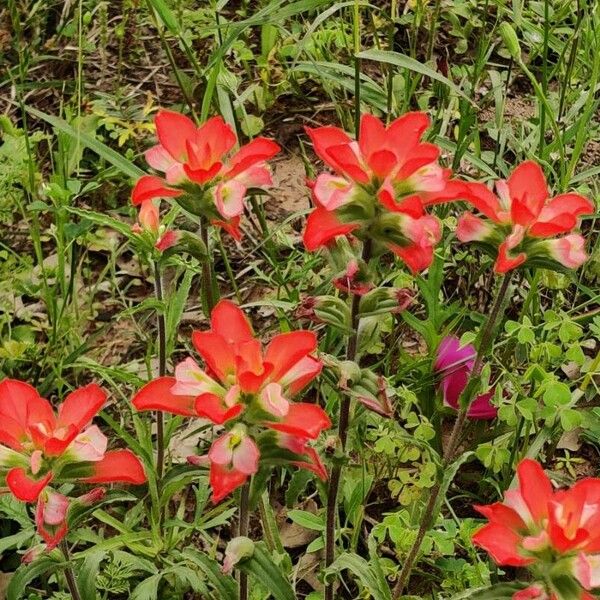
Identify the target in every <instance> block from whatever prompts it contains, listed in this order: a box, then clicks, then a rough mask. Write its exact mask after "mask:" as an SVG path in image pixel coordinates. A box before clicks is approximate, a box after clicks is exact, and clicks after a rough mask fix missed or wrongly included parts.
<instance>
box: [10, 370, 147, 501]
mask: <svg viewBox="0 0 600 600" xmlns="http://www.w3.org/2000/svg"><path fill="white" fill-rule="evenodd" d="M105 402H106V393H105V392H104V390H102V388H100V387H99V386H98V385H96V384H93V383H92V384H89V385H87V386H85V387H82V388H79V389H77V390H75V391H73V392H71V393H70V394H69V395H67V397H66V398H65V400H64V401H63V403H62V404H61V405H60V406H59V408H58V413H57V414H56V413H55V412H54V410H53V408H52V406H51V404H50V403H49V402H48V400H46V399H44V398H42V397H41V396H40V395H39V394H38V392H37V391H36V390H35V388H33V387H32V386H30V385H29V384H27V383H25V382H23V381H18V380H15V379H4V380H3V381H2V382H0V473H1V474H2V476H3V477H4V478H5V480H6V485H7V486H8V488H9V489H10V491H11V492H12V494H13V495H14V496H15V497H16V498H17V499H19V500H22V501H24V502H35V501H36V500H37V499H38V497H39V495H40V494H41V493H42V491H43V490H44V488H45V487H46V486H47V485H48V484H49V483H50V482H51V481H73V482H83V483H108V482H125V483H131V484H135V485H139V484H142V483H144V482H145V481H146V475H145V473H144V469H143V466H142V464H141V462H140V460H139V459H138V458H137V456H135V454H133V453H132V452H131V451H130V450H107V444H108V440H107V439H106V436H105V435H104V434H103V433H102V432H101V431H100V429H99V428H98V427H97V426H96V425H91V424H90V422H91V420H92V419H93V417H94V416H96V414H97V413H98V412H99V411H100V409H101V408H102V407H103V405H104V404H105Z"/></svg>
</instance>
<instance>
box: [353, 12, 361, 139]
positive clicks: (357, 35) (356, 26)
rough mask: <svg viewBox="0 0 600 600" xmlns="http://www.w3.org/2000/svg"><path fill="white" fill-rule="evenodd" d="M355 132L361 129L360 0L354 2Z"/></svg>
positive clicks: (356, 133) (357, 132)
mask: <svg viewBox="0 0 600 600" xmlns="http://www.w3.org/2000/svg"><path fill="white" fill-rule="evenodd" d="M353 29H354V55H355V56H354V133H355V135H356V139H358V134H359V131H360V66H361V61H360V58H358V53H359V52H360V4H359V3H358V0H355V2H354V24H353Z"/></svg>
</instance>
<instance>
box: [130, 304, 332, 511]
mask: <svg viewBox="0 0 600 600" xmlns="http://www.w3.org/2000/svg"><path fill="white" fill-rule="evenodd" d="M192 342H193V344H194V346H195V348H196V350H197V352H198V354H200V356H201V357H202V359H203V360H204V363H205V365H206V366H205V369H202V368H201V367H200V365H198V363H196V361H195V360H194V359H193V358H191V357H190V358H187V359H185V360H184V361H183V362H181V363H180V364H179V365H177V367H176V369H175V377H159V378H158V379H155V380H153V381H151V382H150V383H148V384H146V385H145V386H144V387H143V388H142V389H141V390H140V391H139V392H138V393H137V394H136V395H135V397H134V398H133V405H134V406H135V408H136V409H137V410H163V411H166V412H170V413H173V414H178V415H184V416H190V417H192V416H193V417H202V418H205V419H209V420H210V421H212V422H213V423H214V424H215V425H223V424H226V423H229V422H232V421H234V420H236V419H237V420H240V419H243V420H244V422H246V424H247V425H249V426H253V427H255V428H256V427H257V426H259V427H266V428H268V429H272V430H276V431H279V432H284V433H288V434H290V435H292V436H297V437H299V438H303V439H304V440H308V439H311V440H313V439H316V438H317V437H318V435H319V433H320V432H321V431H322V430H323V429H326V428H328V427H330V426H331V421H330V420H329V417H328V416H327V415H326V413H325V412H324V411H323V409H322V408H320V407H319V406H317V405H315V404H308V403H302V402H299V403H298V402H292V400H291V399H292V397H293V396H295V395H296V394H297V393H298V392H300V391H301V390H302V389H303V388H304V387H305V386H306V385H308V384H309V383H310V382H311V381H312V380H313V379H314V378H315V377H316V376H317V375H318V374H319V373H320V371H321V368H322V364H321V362H320V361H319V360H317V359H316V358H314V357H313V356H312V352H314V351H315V350H316V347H317V340H316V336H315V334H314V333H313V332H310V331H293V332H290V333H282V334H279V335H276V336H275V337H274V338H273V339H272V340H271V342H270V343H269V344H268V345H267V346H266V348H264V349H263V348H262V346H261V343H260V341H259V340H258V339H256V338H255V337H254V334H253V332H252V328H251V326H250V323H249V322H248V320H247V319H246V316H245V315H244V313H243V312H242V311H241V310H240V308H239V307H238V306H236V305H235V304H234V303H233V302H230V301H228V300H221V301H220V302H219V303H218V304H217V306H215V308H214V310H213V311H212V314H211V329H210V330H209V331H195V332H193V334H192ZM239 425H240V424H239V423H238V424H236V426H235V427H234V429H235V428H238V429H236V431H237V433H236V434H235V435H233V434H232V432H233V430H232V432H230V433H229V434H226V435H225V436H222V437H221V438H219V440H217V441H216V442H214V444H213V448H211V450H210V452H209V453H208V459H209V461H210V464H211V475H210V482H211V486H212V489H213V500H214V501H215V502H217V501H218V500H219V499H221V498H222V497H224V496H225V495H227V494H228V493H229V492H230V491H231V490H233V489H235V488H236V487H238V486H239V485H242V484H243V482H244V481H245V480H246V478H247V476H248V475H250V474H252V473H253V472H254V471H253V470H252V469H253V468H254V467H253V466H252V468H250V465H249V463H244V464H245V467H240V466H239V464H237V463H236V460H237V459H236V460H234V458H235V457H237V456H238V454H236V453H235V452H234V448H238V446H239V448H241V449H242V450H244V452H245V453H246V454H247V457H249V456H254V448H256V444H255V442H254V440H253V439H252V437H250V435H249V434H247V432H246V430H245V429H243V430H241V429H239ZM241 431H243V434H242V433H240V432H241ZM215 445H216V448H215ZM305 446H306V444H304V446H303V448H305ZM225 449H228V450H227V452H225ZM251 450H252V451H251ZM230 451H231V452H230ZM257 451H258V450H257ZM301 454H302V455H310V451H308V450H307V451H306V452H302V453H301ZM219 456H220V457H225V456H226V457H227V461H224V460H220V459H219V458H217V459H216V460H215V459H214V457H219ZM230 459H231V460H230ZM309 462H310V461H309ZM252 465H254V461H252ZM224 490H227V491H224Z"/></svg>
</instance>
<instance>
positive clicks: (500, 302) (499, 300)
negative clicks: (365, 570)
mask: <svg viewBox="0 0 600 600" xmlns="http://www.w3.org/2000/svg"><path fill="white" fill-rule="evenodd" d="M510 276H511V274H510V273H507V274H506V275H505V276H504V279H503V280H502V283H501V285H500V289H499V290H498V294H497V295H496V299H495V301H494V305H493V306H492V309H491V311H490V313H489V316H488V319H487V321H486V323H485V326H484V328H483V330H482V332H481V335H480V338H479V349H478V350H477V356H476V358H475V364H474V365H473V371H472V373H471V379H472V380H473V379H476V378H477V377H479V374H480V373H481V367H482V365H483V359H484V357H485V355H486V354H487V352H488V350H489V348H490V346H491V345H492V342H493V341H494V337H495V336H494V330H495V328H496V324H497V322H498V319H499V318H500V317H501V316H502V314H503V313H504V310H503V308H504V300H505V299H506V293H507V291H508V287H509V284H510ZM478 387H479V386H478V385H477V386H469V385H467V387H466V388H465V392H463V395H464V394H465V393H466V394H467V396H466V397H463V398H461V399H460V400H461V402H460V409H459V411H458V416H457V417H456V421H455V422H454V427H453V428H452V433H451V434H450V439H449V440H448V443H447V444H446V448H445V451H444V457H443V460H442V466H441V469H440V473H439V474H438V481H437V483H436V484H435V485H434V486H433V487H432V488H431V489H430V490H429V498H428V500H427V505H426V507H425V510H424V512H423V517H422V520H421V525H420V527H419V531H418V532H417V537H416V538H415V541H414V542H413V545H412V547H411V549H410V552H409V553H408V556H407V557H406V560H405V561H404V564H403V565H402V570H401V571H400V575H399V576H398V581H397V582H396V585H395V587H394V592H393V596H394V598H400V596H401V595H402V593H403V592H404V588H405V587H406V585H407V584H408V581H409V578H410V574H411V571H412V568H413V565H414V562H415V560H416V558H417V555H418V554H419V551H420V549H421V545H422V544H423V540H424V539H425V534H426V533H427V531H428V530H429V528H430V527H431V524H432V522H433V519H434V518H435V515H434V512H435V506H436V503H437V500H438V497H439V495H440V491H441V489H442V482H441V481H440V475H443V473H444V472H445V471H446V470H447V469H448V467H449V466H450V464H451V463H452V461H453V460H454V456H455V454H456V451H457V450H458V446H459V443H460V437H461V433H462V431H463V428H464V425H465V422H466V419H467V412H468V410H469V406H470V404H471V402H472V401H473V398H474V397H475V395H476V394H477V392H478Z"/></svg>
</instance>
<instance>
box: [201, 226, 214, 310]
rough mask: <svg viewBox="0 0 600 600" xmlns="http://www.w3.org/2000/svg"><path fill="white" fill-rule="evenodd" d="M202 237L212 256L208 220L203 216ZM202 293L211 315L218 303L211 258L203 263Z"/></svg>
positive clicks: (206, 307)
mask: <svg viewBox="0 0 600 600" xmlns="http://www.w3.org/2000/svg"><path fill="white" fill-rule="evenodd" d="M200 238H201V239H202V241H203V242H204V247H205V248H206V251H207V253H208V256H209V257H210V256H211V254H210V251H209V247H208V241H209V240H208V222H207V221H206V220H205V219H204V218H203V217H201V218H200ZM202 294H203V295H204V304H205V306H204V308H205V309H206V310H207V311H208V314H209V315H210V313H211V312H212V309H213V308H214V307H215V304H216V303H217V301H216V299H215V294H214V288H213V273H212V263H211V262H210V258H209V259H208V260H205V261H204V262H203V263H202Z"/></svg>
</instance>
